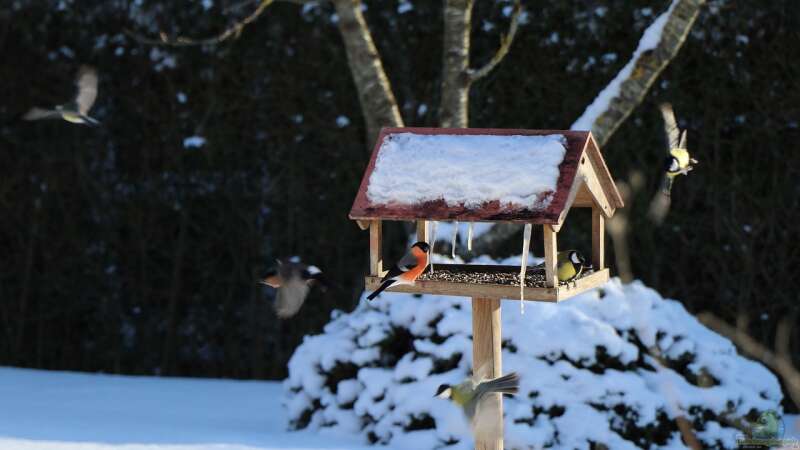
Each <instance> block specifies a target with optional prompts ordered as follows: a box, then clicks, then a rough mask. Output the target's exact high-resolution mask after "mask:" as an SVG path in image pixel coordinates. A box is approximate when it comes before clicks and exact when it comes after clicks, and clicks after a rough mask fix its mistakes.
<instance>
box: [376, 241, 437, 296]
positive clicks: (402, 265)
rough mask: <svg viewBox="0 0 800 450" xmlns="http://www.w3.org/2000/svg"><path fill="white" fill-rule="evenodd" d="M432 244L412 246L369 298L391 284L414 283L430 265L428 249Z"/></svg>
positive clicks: (418, 243) (422, 243)
mask: <svg viewBox="0 0 800 450" xmlns="http://www.w3.org/2000/svg"><path fill="white" fill-rule="evenodd" d="M430 248H431V247H430V245H428V244H427V243H426V242H417V243H416V244H414V245H412V246H411V250H409V251H408V253H406V255H405V256H403V258H402V259H401V260H400V261H398V263H397V264H396V265H395V266H394V267H392V268H391V269H389V272H387V273H386V276H385V277H383V279H382V280H381V286H380V287H379V288H378V289H376V290H375V292H373V293H372V294H369V296H367V300H372V299H373V298H375V297H377V296H378V294H380V293H381V292H383V290H384V289H386V288H388V287H389V286H393V285H397V284H414V281H416V279H417V277H419V276H420V275H421V274H422V272H423V271H424V270H425V268H426V267H428V251H429V250H430Z"/></svg>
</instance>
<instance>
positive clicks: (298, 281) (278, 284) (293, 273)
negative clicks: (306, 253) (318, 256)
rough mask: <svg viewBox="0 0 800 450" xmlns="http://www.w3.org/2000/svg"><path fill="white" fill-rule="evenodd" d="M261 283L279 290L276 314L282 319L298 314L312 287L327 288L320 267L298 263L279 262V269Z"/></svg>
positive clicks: (269, 274) (272, 271)
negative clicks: (314, 285) (317, 284)
mask: <svg viewBox="0 0 800 450" xmlns="http://www.w3.org/2000/svg"><path fill="white" fill-rule="evenodd" d="M261 283H262V284H265V285H267V286H270V287H273V288H275V289H277V290H278V295H277V296H276V298H275V314H276V315H277V316H278V317H279V318H281V319H288V318H289V317H292V316H294V315H295V314H297V312H298V311H299V310H300V307H302V306H303V302H305V300H306V297H307V296H308V292H309V291H310V290H311V285H313V284H315V283H319V285H320V287H321V288H322V289H323V290H324V289H325V288H326V287H327V282H326V280H325V278H324V277H323V275H322V271H321V270H319V268H318V267H316V266H307V265H305V264H303V263H301V262H297V261H287V262H282V261H278V267H277V268H276V269H273V270H271V271H269V272H268V273H267V274H266V276H264V279H263V280H261Z"/></svg>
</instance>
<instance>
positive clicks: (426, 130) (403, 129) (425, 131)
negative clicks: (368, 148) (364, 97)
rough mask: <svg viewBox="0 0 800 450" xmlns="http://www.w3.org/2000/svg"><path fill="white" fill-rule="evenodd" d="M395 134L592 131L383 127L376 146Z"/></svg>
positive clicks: (570, 133) (583, 134)
mask: <svg viewBox="0 0 800 450" xmlns="http://www.w3.org/2000/svg"><path fill="white" fill-rule="evenodd" d="M395 133H418V134H436V135H448V134H450V135H456V136H469V135H480V134H488V135H492V136H510V135H522V136H547V135H551V134H561V135H564V136H565V137H567V138H572V139H576V138H578V139H585V138H588V136H590V135H591V132H590V131H585V130H531V129H525V128H439V127H383V128H381V132H380V134H379V135H378V140H377V142H376V146H379V145H380V143H381V142H382V141H383V138H384V137H385V136H386V135H387V134H395Z"/></svg>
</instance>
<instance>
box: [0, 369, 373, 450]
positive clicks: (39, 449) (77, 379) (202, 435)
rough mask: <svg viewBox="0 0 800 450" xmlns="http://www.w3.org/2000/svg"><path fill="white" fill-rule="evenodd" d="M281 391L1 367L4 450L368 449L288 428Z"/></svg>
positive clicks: (244, 384)
mask: <svg viewBox="0 0 800 450" xmlns="http://www.w3.org/2000/svg"><path fill="white" fill-rule="evenodd" d="M282 392H283V391H282V387H281V384H280V383H279V382H256V381H230V380H201V379H185V378H155V377H124V376H110V375H91V374H81V373H73V372H49V371H39V370H26V369H15V368H7V367H0V450H109V449H114V450H118V449H124V450H256V449H258V450H264V449H270V450H271V449H276V450H277V449H297V450H300V449H302V450H312V449H326V450H329V449H341V450H345V449H346V450H359V449H364V448H366V445H365V444H364V442H363V441H362V440H361V438H360V437H355V436H342V435H335V434H331V433H324V432H319V431H316V432H305V431H300V432H288V431H286V424H285V423H284V420H285V416H286V413H285V410H284V408H283V407H282V406H281V405H280V400H279V399H280V397H281V395H282ZM384 448H388V447H384Z"/></svg>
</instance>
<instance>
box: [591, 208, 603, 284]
mask: <svg viewBox="0 0 800 450" xmlns="http://www.w3.org/2000/svg"><path fill="white" fill-rule="evenodd" d="M605 239H606V218H605V216H603V212H602V211H601V210H600V208H598V207H597V206H592V266H593V267H594V270H595V271H598V270H602V269H604V268H605V267H606V245H605Z"/></svg>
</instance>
